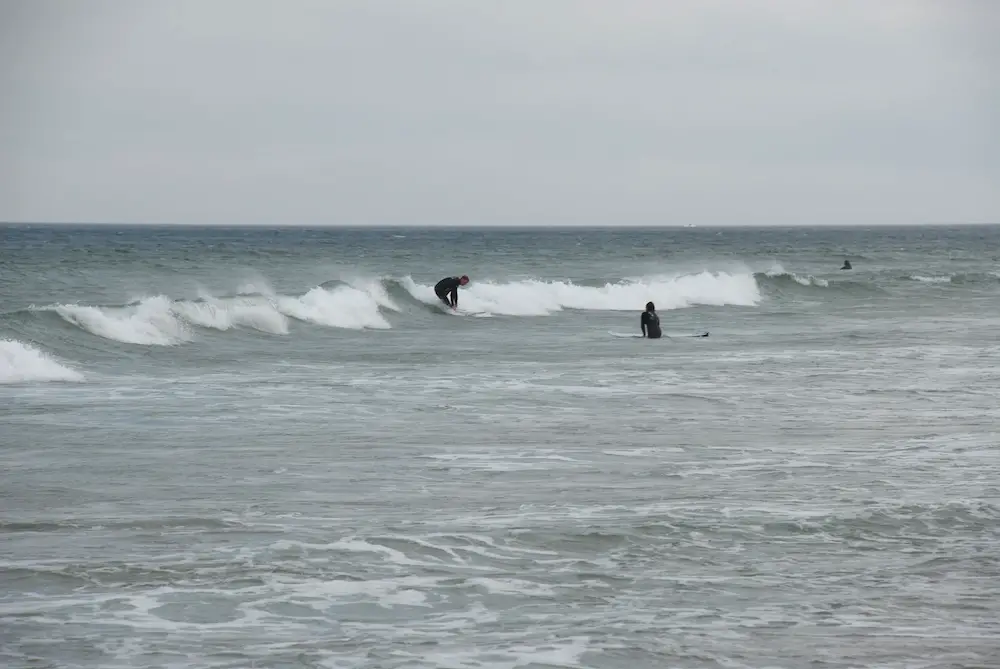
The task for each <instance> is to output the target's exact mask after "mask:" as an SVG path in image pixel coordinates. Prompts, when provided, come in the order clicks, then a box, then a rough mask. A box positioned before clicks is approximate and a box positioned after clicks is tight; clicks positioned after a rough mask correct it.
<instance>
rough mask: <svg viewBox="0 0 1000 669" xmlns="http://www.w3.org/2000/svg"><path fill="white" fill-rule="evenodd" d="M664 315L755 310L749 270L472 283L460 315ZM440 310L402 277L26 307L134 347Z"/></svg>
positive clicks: (343, 325)
mask: <svg viewBox="0 0 1000 669" xmlns="http://www.w3.org/2000/svg"><path fill="white" fill-rule="evenodd" d="M650 300H652V301H654V302H656V306H657V309H659V310H661V311H668V310H671V309H683V308H687V307H693V306H754V305H756V304H758V303H759V302H760V300H761V293H760V289H759V287H758V282H757V280H756V278H755V277H754V275H753V274H750V273H748V272H747V273H726V272H707V271H706V272H700V273H695V274H686V275H681V276H672V277H671V276H650V277H640V278H636V279H624V280H620V281H615V282H606V283H604V284H603V285H584V284H577V283H573V282H570V281H555V280H554V281H545V280H540V279H527V280H521V281H509V282H499V281H479V282H473V283H471V284H469V285H468V286H466V287H465V288H463V289H462V292H461V297H460V299H459V303H460V309H459V311H460V312H465V313H474V314H475V315H477V316H546V315H549V314H553V313H556V312H559V311H563V310H579V311H635V310H641V309H642V306H643V305H645V304H646V302H648V301H650ZM414 307H420V312H421V313H425V314H426V312H427V309H428V308H430V307H433V308H434V309H435V310H436V309H437V308H438V307H439V301H438V299H437V297H436V296H435V295H434V288H433V286H432V285H431V284H422V283H418V282H416V281H414V280H413V278H411V277H409V276H406V277H403V278H399V279H395V278H383V279H367V280H352V281H339V280H338V281H330V282H326V283H324V284H322V285H319V286H315V287H313V288H311V289H310V290H308V291H306V292H305V293H303V294H302V295H297V296H296V295H279V294H276V293H275V292H274V291H273V290H272V289H271V287H270V286H269V285H267V283H266V282H258V283H255V284H253V285H250V284H246V285H243V286H241V287H240V289H239V291H238V292H237V293H236V294H235V295H229V296H224V297H216V296H212V295H207V294H202V295H201V296H200V297H198V298H197V299H191V300H176V299H171V298H170V297H168V296H166V295H156V296H152V297H144V298H142V299H140V300H137V301H136V302H132V303H130V304H126V305H112V306H100V305H81V304H52V305H48V306H41V307H36V306H32V307H30V309H29V312H33V313H38V312H49V313H54V314H57V315H58V316H59V317H60V318H61V319H62V320H63V321H65V322H67V323H70V324H72V325H74V326H76V327H78V328H80V329H81V330H84V331H86V332H89V333H90V334H93V335H96V336H98V337H102V338H105V339H109V340H114V341H119V342H123V343H127V344H137V345H142V346H174V345H178V344H183V343H186V342H189V341H191V340H192V339H194V338H195V337H196V336H197V333H198V331H199V330H208V331H228V330H235V329H242V330H252V331H258V332H262V333H266V334H270V335H287V334H288V333H289V329H290V323H291V321H298V322H301V323H306V324H311V325H317V326H322V327H330V328H339V329H349V330H363V329H388V328H391V327H392V323H391V322H390V316H391V315H392V314H393V313H400V312H403V311H407V310H408V308H409V309H410V310H412V308H414Z"/></svg>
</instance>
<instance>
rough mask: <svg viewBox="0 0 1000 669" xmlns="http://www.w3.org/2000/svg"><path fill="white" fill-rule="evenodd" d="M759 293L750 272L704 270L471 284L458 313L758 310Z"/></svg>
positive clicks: (408, 283)
mask: <svg viewBox="0 0 1000 669" xmlns="http://www.w3.org/2000/svg"><path fill="white" fill-rule="evenodd" d="M402 285H403V287H404V288H405V289H406V290H407V291H408V292H409V293H410V294H411V295H412V296H413V297H415V298H416V299H418V300H421V301H422V302H426V303H428V304H436V303H437V302H438V299H437V297H436V296H435V295H434V289H433V287H431V286H427V285H421V284H417V283H415V282H414V281H413V280H412V279H410V278H409V277H406V278H405V279H403V281H402ZM760 299H761V296H760V289H759V287H758V286H757V282H756V280H755V279H754V277H753V275H752V274H749V273H746V274H729V273H727V272H714V273H713V272H707V271H706V272H700V273H697V274H686V275H681V276H673V277H668V276H654V277H643V278H639V279H634V280H626V281H621V282H618V283H608V284H605V285H604V286H600V287H597V286H580V285H577V284H574V283H572V282H564V281H538V280H534V279H528V280H524V281H513V282H509V283H495V282H489V281H487V282H481V283H480V282H473V283H470V284H469V285H468V286H466V287H465V289H464V290H463V291H462V293H461V295H460V297H459V310H460V311H465V312H475V313H487V314H499V315H507V316H545V315H548V314H551V313H554V312H557V311H561V310H563V309H578V310H592V311H633V310H635V309H640V310H641V309H642V307H643V305H645V304H646V302H649V301H653V302H655V303H656V308H657V310H659V311H666V310H671V309H683V308H685V307H691V306H695V305H711V306H726V305H738V306H754V305H756V304H758V303H759V302H760Z"/></svg>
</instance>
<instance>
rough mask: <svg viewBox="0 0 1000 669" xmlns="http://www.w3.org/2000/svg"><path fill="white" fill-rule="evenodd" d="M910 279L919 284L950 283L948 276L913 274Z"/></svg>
mask: <svg viewBox="0 0 1000 669" xmlns="http://www.w3.org/2000/svg"><path fill="white" fill-rule="evenodd" d="M910 278H911V279H913V280H914V281H919V282H921V283H951V277H950V276H920V275H919V274H914V275H912V276H911V277H910Z"/></svg>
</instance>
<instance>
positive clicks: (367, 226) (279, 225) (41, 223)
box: [0, 221, 1000, 230]
mask: <svg viewBox="0 0 1000 669" xmlns="http://www.w3.org/2000/svg"><path fill="white" fill-rule="evenodd" d="M996 225H1000V222H991V221H955V222H931V221H925V222H920V223H752V224H751V223H706V224H700V223H699V224H695V223H617V224H608V223H186V222H180V223H164V222H154V223H150V222H122V221H0V227H30V226H38V227H114V228H174V227H176V228H230V229H244V228H263V229H277V228H292V229H296V228H298V229H318V228H330V229H351V230H357V229H374V230H377V229H442V230H449V229H450V230H456V229H461V230H470V229H520V230H524V229H543V230H544V229H556V228H562V229H601V230H604V229H616V228H617V229H630V230H637V229H643V230H648V229H670V230H678V229H680V230H690V229H698V228H702V229H706V228H707V229H717V228H727V229H729V228H758V229H759V228H786V229H795V228H913V227H928V228H943V227H988V226H996Z"/></svg>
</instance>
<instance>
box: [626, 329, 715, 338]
mask: <svg viewBox="0 0 1000 669" xmlns="http://www.w3.org/2000/svg"><path fill="white" fill-rule="evenodd" d="M608 334H609V335H611V336H612V337H618V338H619V339H643V336H642V335H641V334H634V333H626V332H614V331H612V330H608ZM707 336H708V333H707V332H703V333H702V334H693V335H663V337H661V338H662V339H674V338H678V337H707Z"/></svg>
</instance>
